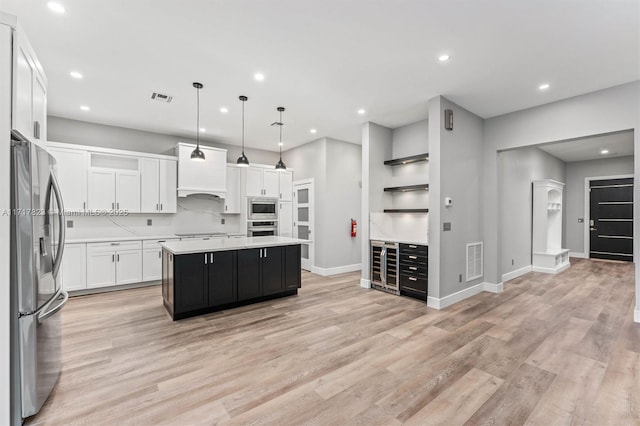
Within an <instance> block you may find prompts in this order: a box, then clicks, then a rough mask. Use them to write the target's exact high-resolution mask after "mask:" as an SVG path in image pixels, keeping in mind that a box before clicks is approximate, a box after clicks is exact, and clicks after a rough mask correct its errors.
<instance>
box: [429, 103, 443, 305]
mask: <svg viewBox="0 0 640 426" xmlns="http://www.w3.org/2000/svg"><path fill="white" fill-rule="evenodd" d="M442 99H443V98H442V96H436V97H434V98H431V99H429V103H428V109H429V124H428V125H429V219H428V220H429V231H428V239H427V241H428V242H429V268H428V270H427V274H428V275H427V278H428V282H429V285H428V286H427V291H428V294H427V296H428V297H432V298H435V299H439V298H440V297H441V295H440V287H441V285H440V277H441V270H440V263H441V256H440V241H441V238H440V236H441V235H440V226H441V225H440V223H441V221H440V205H441V202H440V200H441V199H442V198H441V196H440V192H441V191H440V187H441V176H440V170H441V153H440V150H441V142H440V135H441V133H442V132H444V131H445V130H444V128H443V126H442V123H443V117H444V110H443V108H442V103H443V101H442Z"/></svg>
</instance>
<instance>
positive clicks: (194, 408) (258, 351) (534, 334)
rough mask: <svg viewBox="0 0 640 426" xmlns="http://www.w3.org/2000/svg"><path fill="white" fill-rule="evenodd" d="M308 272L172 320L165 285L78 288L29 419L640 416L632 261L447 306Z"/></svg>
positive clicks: (575, 270)
mask: <svg viewBox="0 0 640 426" xmlns="http://www.w3.org/2000/svg"><path fill="white" fill-rule="evenodd" d="M358 284H359V274H355V273H351V274H344V275H340V276H335V277H330V278H324V277H319V276H316V275H312V274H309V273H304V275H303V287H302V289H301V290H300V293H299V295H298V296H294V297H289V298H285V299H278V300H273V301H269V302H264V303H261V304H258V305H252V306H246V307H242V308H237V309H234V310H229V311H224V312H218V313H213V314H209V315H206V316H202V317H198V318H191V319H187V320H182V321H178V322H172V321H171V320H170V319H169V317H168V316H167V314H166V313H165V311H164V309H163V307H162V299H161V289H160V287H158V286H154V287H147V288H141V289H133V290H124V291H119V292H113V293H106V294H99V295H92V296H83V297H77V298H73V299H72V300H70V301H69V304H68V306H67V307H66V308H65V309H64V311H63V336H64V337H63V371H62V374H61V377H60V382H59V384H58V386H57V388H56V389H55V390H54V393H53V394H52V395H51V397H50V398H49V400H48V401H47V403H46V404H45V406H44V407H43V409H42V411H41V412H40V414H39V415H38V416H36V417H34V418H32V419H30V420H29V421H28V422H27V424H30V425H62V424H65V425H68V424H88V425H101V424H105V425H107V424H108V425H122V424H135V425H156V424H168V425H169V424H174V425H201V424H206V425H211V424H229V425H241V424H274V425H298V424H315V425H398V424H403V423H406V424H410V425H436V424H440V425H458V424H459V425H462V424H468V425H479V424H498V425H502V424H512V425H519V424H527V425H556V424H557V425H565V424H566V425H569V424H586V425H616V426H617V425H638V424H640V324H635V323H633V300H634V282H633V265H632V264H621V263H610V262H599V261H589V260H579V259H573V260H572V266H571V268H570V269H569V270H568V271H566V272H564V273H562V274H560V275H557V276H552V275H545V274H539V273H529V274H527V275H525V276H522V277H520V278H517V279H515V280H512V281H510V282H508V283H507V284H506V285H505V291H504V292H503V293H501V294H491V293H482V294H480V295H477V296H475V297H473V298H471V299H467V300H465V301H463V302H460V303H458V304H457V305H454V306H451V307H450V308H448V309H445V310H442V311H438V310H434V309H430V308H427V307H426V306H425V304H424V303H421V302H419V301H416V300H413V299H407V298H404V297H397V296H393V295H388V294H385V293H382V292H379V291H375V290H367V289H362V288H360V287H359V285H358Z"/></svg>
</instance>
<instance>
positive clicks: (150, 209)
mask: <svg viewBox="0 0 640 426" xmlns="http://www.w3.org/2000/svg"><path fill="white" fill-rule="evenodd" d="M159 175H160V160H156V159H153V158H141V159H140V185H141V186H140V188H141V189H140V211H141V212H142V213H156V212H159V211H160V198H159V197H160V181H159V180H158V176H159Z"/></svg>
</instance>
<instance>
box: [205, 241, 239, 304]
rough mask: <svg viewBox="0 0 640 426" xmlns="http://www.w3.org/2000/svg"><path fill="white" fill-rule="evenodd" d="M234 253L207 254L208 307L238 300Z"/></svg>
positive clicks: (235, 255)
mask: <svg viewBox="0 0 640 426" xmlns="http://www.w3.org/2000/svg"><path fill="white" fill-rule="evenodd" d="M236 257H237V254H236V252H235V251H218V252H214V253H209V306H218V305H224V304H225V303H233V302H235V301H237V300H238V292H237V281H236V274H235V272H236Z"/></svg>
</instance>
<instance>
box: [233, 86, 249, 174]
mask: <svg viewBox="0 0 640 426" xmlns="http://www.w3.org/2000/svg"><path fill="white" fill-rule="evenodd" d="M238 99H240V101H241V102H242V155H241V156H240V157H238V160H237V161H236V164H237V165H238V166H239V167H249V159H248V158H247V156H246V155H244V103H245V102H246V101H247V100H248V99H249V98H247V97H246V96H240V97H239V98H238Z"/></svg>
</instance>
